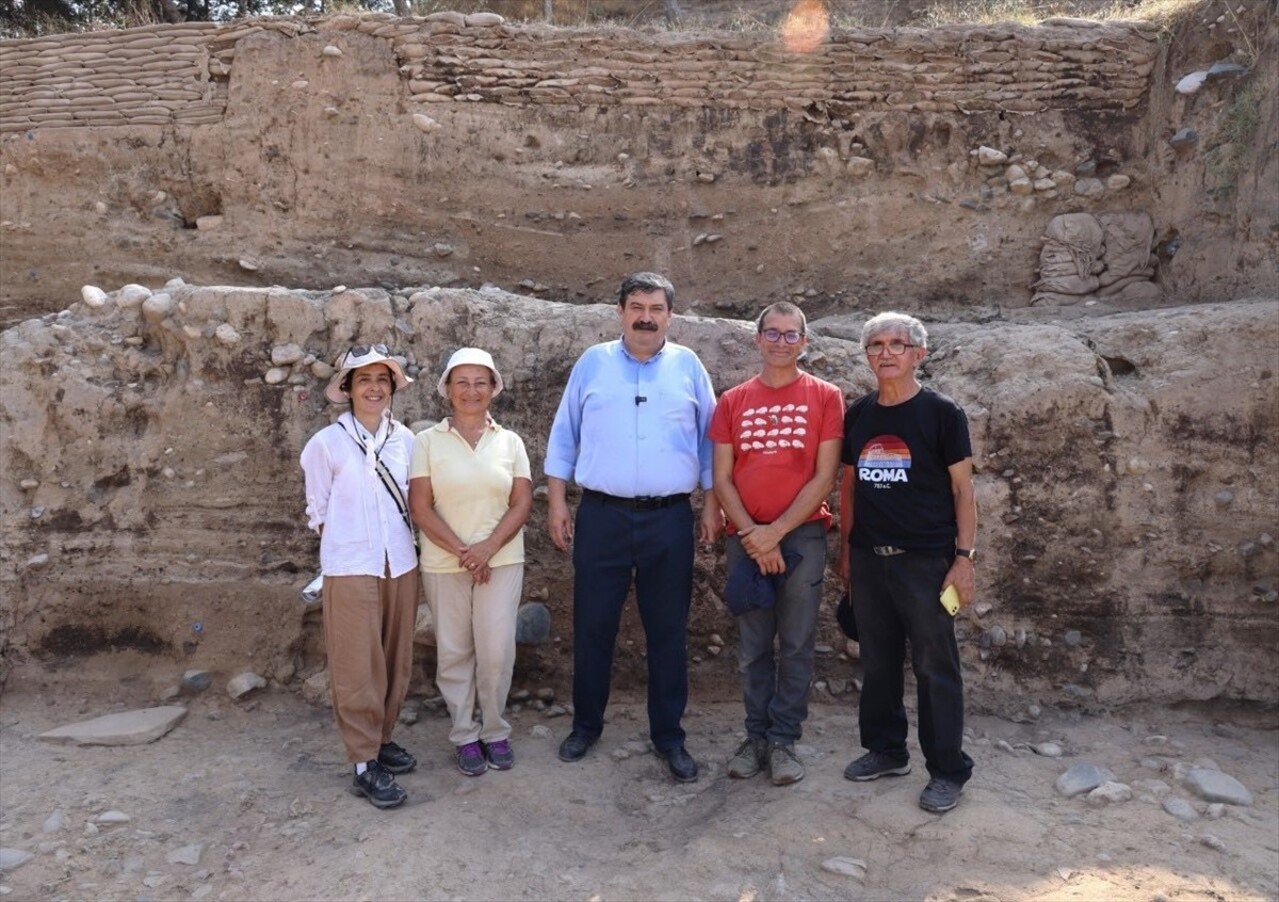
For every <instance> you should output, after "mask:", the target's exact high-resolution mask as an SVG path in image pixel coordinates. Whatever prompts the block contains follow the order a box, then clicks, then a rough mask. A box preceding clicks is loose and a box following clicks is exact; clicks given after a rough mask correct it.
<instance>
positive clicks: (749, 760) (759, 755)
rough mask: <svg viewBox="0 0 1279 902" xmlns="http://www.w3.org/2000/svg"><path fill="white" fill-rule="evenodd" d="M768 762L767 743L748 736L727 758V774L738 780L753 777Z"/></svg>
mask: <svg viewBox="0 0 1279 902" xmlns="http://www.w3.org/2000/svg"><path fill="white" fill-rule="evenodd" d="M767 763H768V743H767V742H765V741H764V740H763V739H755V738H754V737H750V736H748V737H747V738H746V741H745V742H743V743H742V744H741V745H739V746H738V747H737V751H736V752H734V753H733V757H732V758H729V759H728V775H729V776H730V777H734V778H736V779H738V780H745V779H746V778H748V777H753V776H755V775H756V774H757V773H759V772H760V771H761V770H763V769H764V765H765V764H767Z"/></svg>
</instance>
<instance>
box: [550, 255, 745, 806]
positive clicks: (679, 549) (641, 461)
mask: <svg viewBox="0 0 1279 902" xmlns="http://www.w3.org/2000/svg"><path fill="white" fill-rule="evenodd" d="M617 297H618V315H619V317H620V319H621V326H622V337H621V338H620V339H619V340H617V341H608V342H604V343H603V344H597V345H594V346H593V347H590V348H588V349H587V350H586V352H585V353H584V354H582V356H581V357H580V358H579V359H578V361H577V363H576V364H575V365H574V366H573V372H572V373H571V374H570V375H569V380H568V386H567V387H566V388H565V389H564V397H563V398H561V399H560V406H559V410H557V411H556V413H555V422H554V423H553V424H552V426H551V436H550V439H549V441H548V443H547V449H546V466H545V472H546V476H547V482H548V487H549V503H550V510H549V526H550V532H551V540H552V541H553V542H555V545H556V547H558V548H559V549H560V550H561V551H568V550H569V547H570V546H571V547H572V550H573V569H574V587H573V707H574V714H573V729H572V732H571V733H570V734H569V735H568V737H567V738H566V739H565V740H564V742H563V743H562V744H561V745H560V751H559V755H560V758H561V760H564V761H579V760H581V758H582V757H583V756H584V755H585V754H586V751H587V749H589V748H590V747H591V746H592V745H593V744H594V743H595V741H596V740H597V739H599V736H600V733H601V732H602V731H603V729H604V709H605V708H606V707H607V706H608V694H609V680H610V675H611V673H612V669H613V652H614V649H615V647H616V645H617V630H618V624H619V622H620V620H621V616H622V606H623V605H624V604H625V602H626V594H627V592H628V591H629V589H630V586H631V579H632V576H633V577H634V581H635V597H636V602H637V604H638V607H639V613H640V620H641V621H642V623H643V624H644V635H645V638H646V642H647V646H648V649H647V650H648V720H649V736H650V737H651V738H652V740H653V747H654V748H656V749H657V752H658V754H659V755H661V756H662V757H663V758H665V759H666V762H667V765H668V766H669V767H670V771H671V774H672V775H673V776H674V777H675V779H676V780H678V781H680V782H683V783H691V782H693V781H694V780H696V779H697V763H696V762H695V761H694V760H693V758H692V756H690V755H689V754H688V752H687V751H686V750H685V748H684V730H683V728H682V727H681V726H680V720H681V718H682V717H683V716H684V708H685V705H686V703H687V701H688V646H687V641H686V636H687V631H688V609H689V604H690V602H691V599H692V592H693V550H694V534H693V533H694V523H693V519H694V518H693V508H692V505H691V503H690V500H689V496H690V494H691V493H692V492H693V491H694V490H695V489H697V488H698V487H699V486H700V487H701V488H702V489H703V490H704V491H705V496H704V499H703V506H702V516H701V525H700V537H701V540H702V541H703V542H707V543H709V542H714V541H715V540H716V539H717V538H718V536H719V533H720V532H721V530H722V527H723V516H722V515H721V513H720V508H719V504H718V502H716V500H715V496H714V495H713V493H712V492H711V491H710V489H711V485H712V479H711V456H712V449H711V442H710V439H709V438H708V436H707V431H708V429H709V428H710V422H711V415H712V414H713V413H714V412H715V392H714V389H713V388H712V387H711V380H710V376H709V375H708V374H707V372H706V368H705V367H704V366H702V362H701V361H700V360H699V359H698V358H697V355H696V354H694V353H693V352H692V351H691V350H689V349H688V348H685V347H682V346H681V345H677V344H675V343H674V342H671V341H667V339H666V333H667V331H668V330H669V329H670V325H671V317H672V308H673V306H674V303H675V289H674V287H673V286H672V285H671V283H670V282H669V281H668V280H667V279H665V278H664V277H662V276H660V275H657V274H655V273H635V274H634V275H630V276H627V277H626V278H625V279H624V280H623V281H622V286H621V288H620V290H619V291H618V295H617ZM570 479H575V480H576V482H577V484H578V485H580V486H581V487H582V501H581V504H580V505H579V506H578V511H577V519H576V523H574V520H573V516H572V514H571V512H570V511H569V507H568V497H567V495H568V481H569V480H570ZM574 536H576V541H574Z"/></svg>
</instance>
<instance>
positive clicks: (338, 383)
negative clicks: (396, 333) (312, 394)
mask: <svg viewBox="0 0 1279 902" xmlns="http://www.w3.org/2000/svg"><path fill="white" fill-rule="evenodd" d="M377 363H380V364H382V365H383V366H385V367H386V368H387V369H389V370H390V371H391V378H392V379H394V380H395V390H396V391H399V390H400V389H402V388H404V387H405V386H407V385H410V384H411V383H412V382H413V380H412V379H410V378H409V377H408V376H406V375H405V374H404V367H402V366H401V365H400V361H398V360H396V359H395V358H394V357H392V356H391V352H390V351H388V350H387V347H386V345H365V346H361V345H356V346H355V347H353V348H350V349H348V350H346V351H343V352H342V354H341V355H339V356H338V359H337V361H336V362H335V363H334V364H333V365H334V366H335V367H337V372H336V373H334V374H333V378H332V379H330V380H329V384H328V385H327V386H325V389H324V397H326V398H328V399H329V400H330V401H332V402H333V403H334V404H345V403H346V402H347V401H348V400H350V398H348V396H347V394H346V393H345V392H344V391H342V380H343V379H345V378H346V375H347V373H350V372H353V371H355V370H359V369H363V368H364V367H366V366H373V365H374V364H377Z"/></svg>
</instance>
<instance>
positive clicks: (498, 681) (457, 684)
mask: <svg viewBox="0 0 1279 902" xmlns="http://www.w3.org/2000/svg"><path fill="white" fill-rule="evenodd" d="M422 583H423V585H424V586H425V588H426V604H427V606H428V607H429V608H430V609H431V618H432V620H433V621H434V623H435V651H436V660H437V667H436V672H435V682H436V685H438V686H439V687H440V695H442V696H444V703H445V704H446V705H448V709H449V714H450V715H451V716H452V718H453V729H452V730H450V731H449V741H450V742H452V743H453V744H454V745H465V744H466V743H468V742H475V741H476V740H477V739H478V740H482V741H484V742H496V741H497V740H499V739H506V738H507V737H509V736H510V735H511V725H510V724H509V723H507V722H506V720H505V719H504V718H503V717H502V712H503V710H504V709H505V708H506V696H507V695H508V694H509V693H510V691H511V673H512V672H513V671H514V669H515V612H516V609H517V608H518V607H519V604H520V594H521V592H522V591H523V588H524V565H523V564H507V565H506V566H504V567H494V568H493V575H492V576H491V577H489V581H488V583H486V584H485V585H482V586H481V585H478V584H476V583H474V582H472V580H471V575H470V574H469V573H423V574H422ZM476 702H479V705H480V723H478V724H477V723H476V722H475V704H476Z"/></svg>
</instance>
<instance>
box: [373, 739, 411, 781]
mask: <svg viewBox="0 0 1279 902" xmlns="http://www.w3.org/2000/svg"><path fill="white" fill-rule="evenodd" d="M377 763H378V764H380V765H382V769H383V770H387V771H390V772H391V773H393V774H407V773H408V772H409V771H411V770H413V768H415V767H417V759H416V758H414V757H413V756H412V755H410V754H409V753H408V752H406V751H404V749H402V748H401V747H400V746H399V745H398V744H396V743H394V742H384V743H382V747H381V748H380V749H378V752H377Z"/></svg>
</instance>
